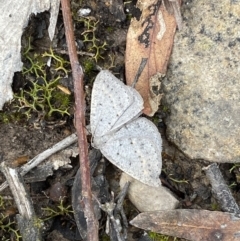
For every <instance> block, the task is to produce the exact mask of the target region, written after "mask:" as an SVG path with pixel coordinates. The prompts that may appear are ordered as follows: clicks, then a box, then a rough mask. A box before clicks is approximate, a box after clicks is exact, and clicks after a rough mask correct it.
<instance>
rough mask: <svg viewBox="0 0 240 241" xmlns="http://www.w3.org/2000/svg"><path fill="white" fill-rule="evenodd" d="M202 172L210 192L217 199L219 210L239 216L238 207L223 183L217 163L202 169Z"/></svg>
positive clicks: (239, 210)
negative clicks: (210, 189)
mask: <svg viewBox="0 0 240 241" xmlns="http://www.w3.org/2000/svg"><path fill="white" fill-rule="evenodd" d="M203 170H204V171H205V173H206V175H207V178H208V180H209V181H210V183H211V185H212V192H213V194H214V195H215V197H216V198H217V200H218V203H219V204H220V206H221V209H222V210H223V211H224V212H229V213H237V214H239V213H240V209H239V206H238V205H237V203H236V201H235V199H234V197H233V196H232V193H231V190H230V189H229V187H228V186H227V184H226V183H225V181H224V179H223V176H222V173H221V172H220V170H219V167H218V165H217V163H213V164H211V165H209V166H207V167H204V168H203Z"/></svg>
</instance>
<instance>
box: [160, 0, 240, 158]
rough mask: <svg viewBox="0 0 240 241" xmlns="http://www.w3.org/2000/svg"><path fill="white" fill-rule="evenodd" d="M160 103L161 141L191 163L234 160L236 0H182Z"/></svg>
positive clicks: (239, 34) (239, 87)
mask: <svg viewBox="0 0 240 241" xmlns="http://www.w3.org/2000/svg"><path fill="white" fill-rule="evenodd" d="M182 15H183V19H184V21H183V29H182V30H181V31H180V32H179V31H178V32H177V34H176V36H175V42H174V48H173V53H172V56H171V60H170V63H169V70H168V73H167V76H166V78H165V79H164V80H163V81H162V85H163V91H164V98H163V103H164V105H165V106H167V107H168V108H169V113H170V114H169V116H168V117H167V119H166V124H167V137H168V139H169V140H170V141H171V142H173V143H175V144H176V145H177V146H178V148H179V149H180V150H181V151H183V152H184V153H185V154H186V155H187V156H188V157H190V158H192V159H205V160H208V161H211V162H240V80H239V74H240V64H239V63H240V62H239V56H240V29H239V24H240V20H239V16H240V1H230V2H228V1H226V2H222V1H217V0H214V1H204V0H198V1H196V0H195V1H185V2H184V4H183V6H182Z"/></svg>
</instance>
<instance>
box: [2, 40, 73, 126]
mask: <svg viewBox="0 0 240 241" xmlns="http://www.w3.org/2000/svg"><path fill="white" fill-rule="evenodd" d="M31 50H32V48H31V45H30V39H29V43H28V46H27V49H26V50H25V52H24V54H23V58H24V67H23V72H22V74H23V76H24V78H25V79H26V85H25V86H24V87H23V88H22V89H20V91H19V92H18V93H16V94H14V99H13V100H12V101H11V102H10V103H8V104H7V106H8V108H7V109H9V110H10V111H6V108H5V109H4V111H3V112H1V113H0V122H2V123H9V122H12V121H18V120H20V119H23V118H24V117H26V118H27V119H30V118H31V117H32V116H38V117H39V116H41V118H42V119H44V120H49V119H50V118H52V116H53V115H59V114H60V116H64V115H70V113H69V109H70V106H71V101H72V99H71V98H72V96H71V95H70V94H69V93H68V92H64V91H62V90H61V88H59V85H60V84H59V80H60V79H61V78H63V77H65V76H67V74H68V72H69V70H68V68H70V65H69V62H68V61H66V60H64V58H62V57H61V56H59V55H57V54H55V53H54V52H53V50H52V48H50V49H49V51H46V52H45V53H44V54H37V53H32V52H31ZM49 60H50V61H51V63H50V64H48V62H49ZM48 65H50V67H49V66H48Z"/></svg>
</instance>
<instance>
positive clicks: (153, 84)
mask: <svg viewBox="0 0 240 241" xmlns="http://www.w3.org/2000/svg"><path fill="white" fill-rule="evenodd" d="M136 6H137V7H138V8H139V9H140V10H141V11H142V15H141V17H140V20H139V21H138V20H137V19H135V18H134V19H133V20H132V22H131V25H130V27H129V30H128V34H127V46H126V79H127V84H128V85H132V83H133V81H134V78H135V75H136V74H137V71H138V68H139V66H140V63H141V61H142V59H143V58H147V59H148V61H147V64H146V67H145V68H144V70H143V72H142V74H141V76H140V77H139V79H138V82H137V84H136V89H137V90H138V91H139V92H140V94H141V95H142V97H143V100H144V110H143V112H144V113H145V114H146V115H149V116H152V115H153V114H154V113H155V112H156V111H157V109H158V105H159V102H160V99H161V95H160V94H159V90H160V85H161V82H160V78H161V77H162V76H163V75H164V74H165V73H166V69H167V63H168V59H169V56H170V54H171V51H172V45H173V38H174V34H175V31H176V20H175V17H174V15H171V14H170V13H168V11H167V10H166V9H165V7H164V5H163V4H162V1H159V0H144V1H142V0H138V2H137V5H136Z"/></svg>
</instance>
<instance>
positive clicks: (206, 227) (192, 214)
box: [130, 209, 240, 241]
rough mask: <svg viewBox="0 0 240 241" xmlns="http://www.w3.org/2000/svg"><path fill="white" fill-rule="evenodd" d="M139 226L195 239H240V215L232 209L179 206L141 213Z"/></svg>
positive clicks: (138, 221)
mask: <svg viewBox="0 0 240 241" xmlns="http://www.w3.org/2000/svg"><path fill="white" fill-rule="evenodd" d="M130 223H131V225H134V226H136V227H138V228H141V229H144V230H151V231H153V232H156V233H162V234H165V235H170V236H174V237H179V238H185V239H188V240H193V241H237V240H240V217H239V216H236V215H234V214H231V213H224V212H215V211H214V212H212V211H207V210H197V209H179V210H167V211H158V212H145V213H141V214H139V215H138V216H137V217H136V218H134V219H133V220H132V221H131V222H130Z"/></svg>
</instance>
